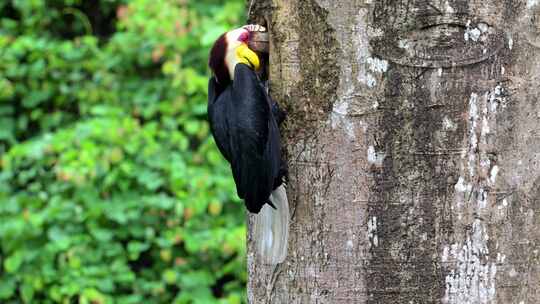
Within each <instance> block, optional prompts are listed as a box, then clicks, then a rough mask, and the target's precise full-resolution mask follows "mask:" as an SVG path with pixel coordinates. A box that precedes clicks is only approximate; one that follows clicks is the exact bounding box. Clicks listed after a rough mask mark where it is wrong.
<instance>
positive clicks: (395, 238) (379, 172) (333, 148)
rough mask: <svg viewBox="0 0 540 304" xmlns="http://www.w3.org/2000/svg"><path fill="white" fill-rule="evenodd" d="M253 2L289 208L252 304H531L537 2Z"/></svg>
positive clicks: (537, 189) (537, 235) (536, 190)
mask: <svg viewBox="0 0 540 304" xmlns="http://www.w3.org/2000/svg"><path fill="white" fill-rule="evenodd" d="M249 2H252V3H251V19H252V20H254V21H257V22H260V23H264V22H268V27H269V28H270V32H271V33H270V46H271V53H270V83H271V93H272V95H273V97H274V98H275V99H276V100H277V101H278V102H279V103H280V104H281V105H282V106H284V107H285V108H286V109H287V111H288V117H287V121H286V123H285V126H284V130H283V133H284V136H283V137H284V138H285V141H286V143H285V145H286V154H287V158H288V160H289V179H290V181H289V186H288V195H289V201H290V204H291V208H292V211H291V214H292V218H291V231H290V241H289V252H288V257H287V259H286V261H285V263H283V264H281V265H278V266H277V267H271V266H265V265H261V264H260V263H259V262H258V261H257V260H256V258H255V256H254V255H253V254H251V252H252V251H251V250H250V251H249V252H250V254H248V264H249V283H248V299H249V301H250V303H291V304H294V303H471V304H476V303H505V304H506V303H516V304H535V303H540V103H539V100H538V99H539V98H540V86H539V84H540V1H535V0H528V1H511V0H493V1H480V0H472V1H465V0H448V1H442V0H441V1H420V0H418V1H402V0H393V1H387V0H380V1H370V0H364V1H361V0H343V1H331V0H303V1H300V0H259V1H257V0H255V1H249ZM250 246H251V240H250Z"/></svg>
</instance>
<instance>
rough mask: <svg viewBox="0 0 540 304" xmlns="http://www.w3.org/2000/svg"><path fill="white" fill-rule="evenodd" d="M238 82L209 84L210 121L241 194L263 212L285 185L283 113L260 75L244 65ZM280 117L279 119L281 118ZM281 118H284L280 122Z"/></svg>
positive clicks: (212, 80)
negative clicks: (282, 132) (274, 194)
mask: <svg viewBox="0 0 540 304" xmlns="http://www.w3.org/2000/svg"><path fill="white" fill-rule="evenodd" d="M233 79H234V80H233V81H232V82H229V83H227V84H226V86H223V85H220V84H219V83H218V82H217V81H216V78H215V76H212V77H211V78H210V81H209V84H208V118H209V122H210V129H211V132H212V135H213V136H214V139H215V141H216V144H217V146H218V148H219V150H220V151H221V153H222V154H223V156H224V157H225V158H226V159H227V161H228V162H229V163H230V165H231V169H232V173H233V177H234V181H235V183H236V191H237V193H238V196H239V197H240V198H242V199H243V200H244V202H245V205H246V208H247V209H248V210H249V211H250V212H254V213H258V212H259V211H260V210H261V208H262V206H263V205H264V204H265V203H268V204H270V205H272V204H271V203H270V200H269V197H270V194H271V193H272V191H273V190H274V189H276V188H277V187H279V186H280V185H281V184H282V182H283V175H284V170H283V169H282V160H281V147H280V136H279V129H278V121H277V120H276V116H281V115H278V114H277V113H278V112H280V111H279V109H278V108H277V104H274V103H273V102H272V101H271V99H270V97H269V96H268V94H267V93H266V91H265V89H264V87H263V86H262V84H261V82H260V81H259V79H258V78H257V76H256V74H255V72H254V71H253V70H252V69H251V68H250V67H248V66H247V65H245V64H242V63H239V64H237V65H236V67H235V70H234V78H233ZM278 118H279V117H278ZM280 119H281V118H280Z"/></svg>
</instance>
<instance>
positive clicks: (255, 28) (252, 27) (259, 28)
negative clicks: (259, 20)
mask: <svg viewBox="0 0 540 304" xmlns="http://www.w3.org/2000/svg"><path fill="white" fill-rule="evenodd" d="M242 28H243V29H246V30H248V31H250V32H266V28H265V27H264V26H262V25H258V24H247V25H244V26H243V27H242Z"/></svg>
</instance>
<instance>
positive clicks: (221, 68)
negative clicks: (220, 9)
mask: <svg viewBox="0 0 540 304" xmlns="http://www.w3.org/2000/svg"><path fill="white" fill-rule="evenodd" d="M226 35H227V33H225V34H223V35H221V36H219V38H218V39H217V40H216V42H214V46H213V47H212V50H210V58H209V59H208V65H209V66H210V69H211V70H212V72H213V73H214V75H215V76H216V80H217V82H218V83H219V84H220V85H222V86H226V85H228V84H229V83H230V82H231V76H230V75H229V71H228V70H227V65H226V64H225V55H226V52H227V39H226Z"/></svg>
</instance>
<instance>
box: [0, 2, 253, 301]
mask: <svg viewBox="0 0 540 304" xmlns="http://www.w3.org/2000/svg"><path fill="white" fill-rule="evenodd" d="M225 2H226V3H225ZM243 5H244V3H243V1H241V0H236V1H211V0H189V1H188V0H131V1H128V0H99V1H98V0H93V1H90V0H86V1H85V0H8V1H1V2H0V155H1V158H0V170H1V171H0V240H1V242H0V266H1V267H0V303H21V302H24V303H95V304H99V303H241V302H243V301H244V298H245V297H244V284H245V280H246V273H245V226H244V221H245V217H244V211H243V207H242V204H241V202H240V201H238V200H237V198H236V193H235V190H234V184H233V182H232V180H231V178H230V173H229V168H228V166H227V165H226V163H225V162H224V160H223V158H222V157H221V156H220V155H219V153H218V152H217V150H216V148H215V146H214V142H213V140H212V139H211V137H210V136H209V130H208V125H207V124H206V121H205V117H206V85H207V77H208V75H209V72H208V70H207V67H206V61H207V54H208V49H209V47H210V46H211V44H212V43H213V41H214V39H215V38H216V37H217V36H218V35H219V34H221V33H222V32H224V31H226V30H227V29H229V28H231V27H232V26H236V25H239V24H241V23H242V22H243V16H242V15H243V12H244V6H243Z"/></svg>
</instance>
